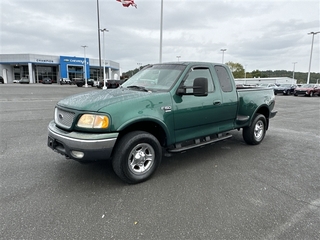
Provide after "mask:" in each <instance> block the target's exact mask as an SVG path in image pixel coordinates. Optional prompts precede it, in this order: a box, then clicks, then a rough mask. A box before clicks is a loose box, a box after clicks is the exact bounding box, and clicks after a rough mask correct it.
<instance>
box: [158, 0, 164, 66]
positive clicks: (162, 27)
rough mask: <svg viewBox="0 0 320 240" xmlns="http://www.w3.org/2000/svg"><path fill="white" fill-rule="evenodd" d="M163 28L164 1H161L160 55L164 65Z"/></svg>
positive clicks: (160, 60) (160, 61)
mask: <svg viewBox="0 0 320 240" xmlns="http://www.w3.org/2000/svg"><path fill="white" fill-rule="evenodd" d="M162 28H163V0H161V12H160V54H159V63H162Z"/></svg>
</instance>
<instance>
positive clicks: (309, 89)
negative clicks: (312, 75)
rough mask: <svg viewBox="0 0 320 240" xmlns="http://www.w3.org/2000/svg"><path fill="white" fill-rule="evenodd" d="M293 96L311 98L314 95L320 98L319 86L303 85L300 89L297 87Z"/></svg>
mask: <svg viewBox="0 0 320 240" xmlns="http://www.w3.org/2000/svg"><path fill="white" fill-rule="evenodd" d="M293 95H294V96H299V95H303V96H309V97H313V96H314V95H318V96H320V85H319V84H303V85H302V86H301V87H297V88H296V89H295V90H294V92H293Z"/></svg>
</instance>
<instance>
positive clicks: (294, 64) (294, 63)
mask: <svg viewBox="0 0 320 240" xmlns="http://www.w3.org/2000/svg"><path fill="white" fill-rule="evenodd" d="M296 63H297V62H293V63H292V64H293V72H292V79H293V80H294V70H295V66H296Z"/></svg>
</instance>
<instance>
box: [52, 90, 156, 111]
mask: <svg viewBox="0 0 320 240" xmlns="http://www.w3.org/2000/svg"><path fill="white" fill-rule="evenodd" d="M150 94H152V93H149V92H142V91H134V90H130V89H126V88H116V89H107V90H96V91H90V92H86V93H81V94H76V95H72V96H69V97H67V98H65V99H63V100H61V101H59V102H58V106H61V107H65V108H70V109H75V110H79V111H93V112H98V111H99V110H100V109H101V108H103V107H106V106H109V105H112V104H115V103H119V102H124V101H127V100H132V99H137V98H143V97H145V96H148V95H150Z"/></svg>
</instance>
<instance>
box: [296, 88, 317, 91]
mask: <svg viewBox="0 0 320 240" xmlns="http://www.w3.org/2000/svg"><path fill="white" fill-rule="evenodd" d="M312 89H313V88H301V87H297V88H296V90H297V91H308V90H312Z"/></svg>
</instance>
